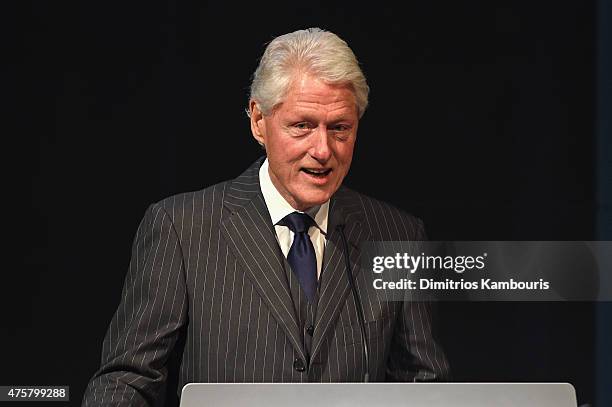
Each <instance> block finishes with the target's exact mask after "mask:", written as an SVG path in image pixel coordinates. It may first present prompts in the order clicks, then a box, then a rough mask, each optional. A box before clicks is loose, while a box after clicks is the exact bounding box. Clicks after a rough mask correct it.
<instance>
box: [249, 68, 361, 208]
mask: <svg viewBox="0 0 612 407" xmlns="http://www.w3.org/2000/svg"><path fill="white" fill-rule="evenodd" d="M250 111H251V131H252V132H253V137H255V139H257V141H259V142H260V143H262V144H263V145H264V146H265V148H266V153H267V155H268V162H269V164H270V167H269V172H270V179H271V180H272V183H273V184H274V186H275V187H276V189H277V190H278V191H279V192H280V194H281V195H282V196H283V197H284V198H285V199H286V200H287V202H288V203H289V204H290V205H291V206H293V207H294V208H295V209H297V210H301V211H303V210H306V209H308V208H310V207H312V206H315V205H320V204H322V203H324V202H325V201H327V200H328V199H330V197H331V196H332V195H333V194H334V192H336V190H338V188H339V187H340V184H341V183H342V180H343V179H344V177H345V176H346V174H347V173H348V170H349V167H350V166H351V160H352V158H353V148H354V146H355V138H356V136H357V125H358V124H359V117H358V114H357V105H356V103H355V96H354V95H353V92H352V90H351V89H350V88H349V87H347V86H334V85H327V84H325V83H324V82H322V81H320V80H319V79H316V78H313V77H311V76H310V75H307V74H303V75H301V76H299V77H298V78H297V79H296V80H295V81H294V82H293V85H292V86H291V88H290V89H289V91H288V93H287V95H286V97H285V99H284V101H283V102H282V103H281V104H280V105H278V106H277V107H275V109H274V110H273V111H272V112H271V113H270V114H268V115H266V116H264V115H263V114H262V113H261V112H260V111H259V109H258V107H257V104H256V103H255V101H251V103H250Z"/></svg>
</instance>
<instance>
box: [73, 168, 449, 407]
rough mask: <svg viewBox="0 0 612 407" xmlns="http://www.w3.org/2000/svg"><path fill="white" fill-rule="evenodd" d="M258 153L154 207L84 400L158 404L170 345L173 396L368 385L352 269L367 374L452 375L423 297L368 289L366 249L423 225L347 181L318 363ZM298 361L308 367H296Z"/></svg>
mask: <svg viewBox="0 0 612 407" xmlns="http://www.w3.org/2000/svg"><path fill="white" fill-rule="evenodd" d="M262 161H263V158H262V159H260V160H258V161H257V162H256V163H255V164H253V165H252V166H251V167H250V168H249V169H247V170H246V171H245V172H244V173H243V174H242V175H241V176H239V177H238V178H236V179H235V180H232V181H228V182H224V183H221V184H218V185H215V186H212V187H209V188H206V189H204V190H201V191H198V192H192V193H186V194H181V195H176V196H172V197H170V198H167V199H164V200H163V201H161V202H159V203H156V204H153V205H151V206H150V207H149V209H148V210H147V212H146V214H145V216H144V218H143V220H142V222H141V224H140V226H139V228H138V231H137V234H136V238H135V240H134V245H133V247H132V260H131V262H130V268H129V272H128V274H127V276H126V280H125V286H124V289H123V297H122V301H121V303H120V305H119V307H118V309H117V312H116V314H115V315H114V317H113V319H112V321H111V323H110V326H109V328H108V332H107V334H106V337H105V339H104V342H103V347H102V363H101V367H100V369H99V370H98V372H96V374H95V375H94V377H93V378H92V380H91V381H90V383H89V385H88V388H87V390H86V393H85V397H84V400H83V405H87V406H93V405H117V406H119V405H126V406H127V405H153V404H155V403H156V402H157V401H158V400H159V398H160V397H161V396H160V393H161V392H162V391H163V385H164V382H165V381H166V379H167V376H168V368H167V363H168V359H169V357H170V354H171V352H175V353H176V354H178V357H179V360H180V366H179V369H178V390H180V389H181V388H182V386H183V385H184V384H186V383H189V382H347V381H348V382H353V381H354V382H359V381H362V377H363V373H364V362H363V352H362V344H361V335H360V328H359V322H358V319H357V313H356V308H355V302H354V300H353V296H352V295H350V288H349V284H348V281H347V278H346V276H345V264H346V263H345V259H344V253H343V251H342V247H343V246H342V242H341V241H340V236H339V233H338V231H337V228H336V227H337V226H338V225H344V233H345V235H346V237H347V240H348V242H349V258H350V264H351V267H352V270H353V273H354V276H355V280H356V286H357V289H358V291H359V293H360V298H361V301H362V302H363V307H364V313H365V320H366V330H367V334H368V338H369V346H370V352H369V353H370V372H369V373H370V378H371V380H372V381H385V380H393V381H426V380H445V379H446V378H447V375H448V371H449V369H448V364H447V362H446V358H445V357H444V354H443V352H442V350H441V349H440V347H439V346H438V345H437V344H436V342H435V341H434V338H433V337H432V324H431V311H430V308H429V306H427V305H426V304H423V303H401V302H381V301H379V300H377V299H376V298H372V297H371V296H368V290H366V288H365V286H366V284H368V280H367V279H366V273H365V272H360V266H359V258H360V251H359V244H360V242H363V241H368V240H419V239H421V240H422V239H423V238H424V231H423V226H422V223H421V222H420V220H418V219H416V218H414V217H412V216H410V215H407V214H405V213H402V212H400V211H399V210H398V209H396V208H394V207H392V206H390V205H388V204H385V203H383V202H380V201H377V200H374V199H372V198H368V197H366V196H364V195H361V194H358V193H356V192H354V191H351V190H349V189H348V188H345V187H341V188H340V189H339V190H338V191H337V192H336V194H334V196H333V197H332V199H331V203H330V215H329V224H328V235H327V243H326V248H325V253H324V259H323V267H322V272H321V276H320V281H319V301H318V305H317V312H316V317H315V324H314V325H315V330H314V333H313V336H312V340H311V349H310V355H309V356H310V358H308V357H307V354H306V351H305V349H304V344H303V343H304V342H303V340H302V336H301V335H303V330H302V329H300V327H298V323H297V319H296V314H295V311H294V306H293V302H292V299H291V295H290V290H289V288H288V286H287V277H286V274H285V269H284V268H285V267H288V264H287V262H286V259H285V258H284V256H283V254H282V252H281V250H280V247H279V245H278V243H277V241H276V237H275V232H274V227H273V225H272V223H271V220H270V215H269V213H268V210H267V207H266V205H265V202H264V200H263V196H262V194H261V190H260V187H259V177H258V172H259V167H260V165H261V163H262ZM296 359H300V360H301V361H307V360H308V359H310V363H309V365H308V366H307V369H306V370H305V371H303V372H300V371H298V370H299V369H298V370H296V369H295V368H294V362H295V360H296Z"/></svg>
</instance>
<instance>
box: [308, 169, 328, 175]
mask: <svg viewBox="0 0 612 407" xmlns="http://www.w3.org/2000/svg"><path fill="white" fill-rule="evenodd" d="M304 171H306V172H309V173H311V174H317V175H320V174H325V173H327V172H328V171H329V170H311V169H308V168H304Z"/></svg>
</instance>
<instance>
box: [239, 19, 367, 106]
mask: <svg viewBox="0 0 612 407" xmlns="http://www.w3.org/2000/svg"><path fill="white" fill-rule="evenodd" d="M301 72H306V73H308V74H310V75H313V76H314V77H315V78H317V79H320V80H322V81H323V82H325V83H327V84H329V85H348V86H349V87H351V89H352V91H353V94H354V95H355V101H356V104H357V110H358V114H359V118H361V116H363V113H364V112H365V109H366V107H367V106H368V93H369V91H370V88H369V87H368V84H367V82H366V78H365V76H364V74H363V72H362V71H361V68H360V67H359V63H358V62H357V58H355V54H353V51H352V50H351V49H350V48H349V46H348V45H347V43H346V42H344V41H343V40H342V39H341V38H340V37H338V36H337V35H336V34H334V33H331V32H329V31H324V30H322V29H320V28H308V29H306V30H299V31H294V32H292V33H289V34H285V35H281V36H279V37H276V38H275V39H273V40H272V41H271V42H270V43H269V44H268V46H267V47H266V50H265V51H264V53H263V55H262V57H261V60H260V61H259V66H258V67H257V69H256V70H255V73H254V74H253V82H251V95H250V99H251V100H254V101H255V102H256V103H257V105H258V108H259V110H260V111H261V112H262V113H263V114H264V115H267V114H269V113H271V112H272V110H273V109H274V108H275V107H276V106H278V105H279V104H280V103H282V101H283V99H284V97H285V95H286V94H287V91H288V90H289V87H290V86H291V84H292V81H293V80H294V79H295V78H296V76H297V74H299V73H301Z"/></svg>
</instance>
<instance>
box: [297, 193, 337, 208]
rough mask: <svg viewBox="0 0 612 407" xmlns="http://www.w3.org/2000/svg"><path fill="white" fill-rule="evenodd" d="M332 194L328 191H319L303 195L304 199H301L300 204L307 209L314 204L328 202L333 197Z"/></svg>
mask: <svg viewBox="0 0 612 407" xmlns="http://www.w3.org/2000/svg"><path fill="white" fill-rule="evenodd" d="M331 196H332V194H330V193H328V192H318V193H315V194H309V195H308V196H304V197H302V198H303V199H300V200H299V202H300V204H301V205H300V206H302V207H303V208H305V209H308V208H312V207H313V206H317V205H321V204H323V203H325V202H327V201H328V200H329V198H331Z"/></svg>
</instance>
